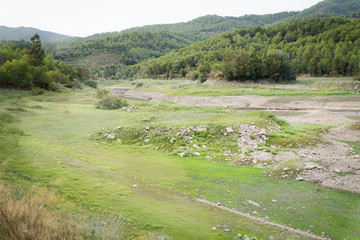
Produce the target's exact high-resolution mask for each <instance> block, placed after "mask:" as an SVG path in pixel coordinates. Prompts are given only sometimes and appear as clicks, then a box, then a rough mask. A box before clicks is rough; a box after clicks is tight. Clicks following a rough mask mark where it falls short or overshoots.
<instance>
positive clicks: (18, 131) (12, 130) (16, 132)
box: [5, 127, 25, 136]
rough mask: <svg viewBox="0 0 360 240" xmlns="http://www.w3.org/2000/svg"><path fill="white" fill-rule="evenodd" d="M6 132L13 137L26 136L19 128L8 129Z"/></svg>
mask: <svg viewBox="0 0 360 240" xmlns="http://www.w3.org/2000/svg"><path fill="white" fill-rule="evenodd" d="M5 132H6V133H8V134H12V135H21V136H24V135H25V133H24V131H23V130H21V129H20V128H17V127H11V128H8V129H6V131H5Z"/></svg>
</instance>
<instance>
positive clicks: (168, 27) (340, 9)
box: [122, 0, 360, 39]
mask: <svg viewBox="0 0 360 240" xmlns="http://www.w3.org/2000/svg"><path fill="white" fill-rule="evenodd" d="M357 12H360V1H359V0H324V1H322V2H320V3H318V4H316V5H314V6H312V7H310V8H307V9H305V10H303V11H299V12H281V13H275V14H266V15H245V16H241V17H221V16H217V15H208V16H203V17H199V18H196V19H194V20H191V21H188V22H183V23H175V24H157V25H148V26H143V27H135V28H130V29H126V30H124V31H122V32H131V31H144V30H164V31H172V32H186V33H190V34H193V35H195V36H197V37H199V38H200V39H206V38H209V37H211V36H214V35H216V34H219V33H223V32H227V31H230V30H234V29H242V28H248V27H255V26H258V25H260V26H262V27H264V26H268V25H273V24H276V23H281V22H289V21H292V20H296V19H303V18H308V17H326V16H339V15H349V14H352V13H357Z"/></svg>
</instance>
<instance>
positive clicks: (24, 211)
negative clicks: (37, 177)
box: [0, 182, 131, 240]
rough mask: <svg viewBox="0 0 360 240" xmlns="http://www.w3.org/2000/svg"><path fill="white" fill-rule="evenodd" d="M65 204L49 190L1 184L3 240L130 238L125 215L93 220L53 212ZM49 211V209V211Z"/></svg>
mask: <svg viewBox="0 0 360 240" xmlns="http://www.w3.org/2000/svg"><path fill="white" fill-rule="evenodd" d="M59 201H63V200H62V199H60V197H59V196H57V195H55V194H53V193H51V192H49V191H48V190H47V189H44V188H40V187H33V188H32V189H30V190H23V189H20V188H17V187H16V186H9V185H5V184H4V183H1V182H0V239H2V240H13V239H16V240H50V239H56V240H83V239H94V240H95V239H96V240H98V239H112V240H118V239H129V238H131V232H130V230H129V227H128V226H127V224H126V222H125V221H124V220H123V219H122V218H121V216H109V215H107V216H99V215H95V216H92V217H89V216H84V215H82V214H80V213H79V214H69V213H67V214H66V213H65V211H59V210H54V209H52V210H51V211H50V210H49V209H51V206H55V205H57V203H58V202H59ZM48 208H49V209H48Z"/></svg>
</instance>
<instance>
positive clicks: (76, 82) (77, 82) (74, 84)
mask: <svg viewBox="0 0 360 240" xmlns="http://www.w3.org/2000/svg"><path fill="white" fill-rule="evenodd" d="M72 87H73V88H78V89H82V83H81V82H80V80H79V79H77V78H75V79H74V80H73V82H72Z"/></svg>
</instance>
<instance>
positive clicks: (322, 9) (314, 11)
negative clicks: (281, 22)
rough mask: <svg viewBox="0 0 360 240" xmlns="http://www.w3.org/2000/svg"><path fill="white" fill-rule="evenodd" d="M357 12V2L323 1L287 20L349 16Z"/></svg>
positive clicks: (358, 7) (359, 8) (354, 0)
mask: <svg viewBox="0 0 360 240" xmlns="http://www.w3.org/2000/svg"><path fill="white" fill-rule="evenodd" d="M358 12H360V1H359V0H325V1H322V2H319V3H318V4H316V5H314V6H312V7H311V8H308V9H305V10H303V11H301V12H299V13H298V14H296V15H295V16H293V17H290V18H289V20H291V19H294V18H297V19H299V18H306V17H326V16H339V15H350V14H352V13H358Z"/></svg>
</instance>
